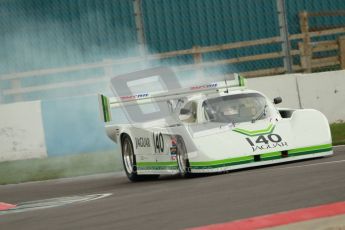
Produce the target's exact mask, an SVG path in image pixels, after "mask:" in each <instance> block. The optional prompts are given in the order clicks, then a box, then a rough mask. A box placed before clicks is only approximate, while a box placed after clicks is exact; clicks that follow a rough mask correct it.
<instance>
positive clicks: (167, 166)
mask: <svg viewBox="0 0 345 230" xmlns="http://www.w3.org/2000/svg"><path fill="white" fill-rule="evenodd" d="M137 169H139V170H175V169H178V166H177V162H176V161H172V162H137Z"/></svg>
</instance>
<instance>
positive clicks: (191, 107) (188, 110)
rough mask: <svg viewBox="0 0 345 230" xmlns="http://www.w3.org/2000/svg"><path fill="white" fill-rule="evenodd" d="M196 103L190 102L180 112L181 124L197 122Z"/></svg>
mask: <svg viewBox="0 0 345 230" xmlns="http://www.w3.org/2000/svg"><path fill="white" fill-rule="evenodd" d="M197 107H198V105H197V103H196V102H195V101H190V102H188V103H187V104H185V106H183V108H182V109H181V110H180V115H179V118H180V120H181V121H183V122H187V123H194V122H196V120H197Z"/></svg>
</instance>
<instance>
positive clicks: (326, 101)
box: [298, 71, 345, 122]
mask: <svg viewBox="0 0 345 230" xmlns="http://www.w3.org/2000/svg"><path fill="white" fill-rule="evenodd" d="M298 83H299V89H300V95H301V102H302V107H303V108H313V109H317V110H320V111H321V112H323V113H324V114H325V115H326V117H327V118H328V120H329V121H330V122H339V121H345V71H332V72H322V73H313V74H305V75H303V76H302V77H300V78H298Z"/></svg>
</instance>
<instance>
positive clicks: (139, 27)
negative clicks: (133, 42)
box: [133, 0, 146, 56]
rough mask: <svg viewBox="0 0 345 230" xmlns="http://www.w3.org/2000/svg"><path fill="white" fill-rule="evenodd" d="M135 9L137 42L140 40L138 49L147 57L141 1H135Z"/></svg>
mask: <svg viewBox="0 0 345 230" xmlns="http://www.w3.org/2000/svg"><path fill="white" fill-rule="evenodd" d="M133 8H134V19H135V27H136V32H137V40H138V46H139V47H138V48H139V54H140V55H141V56H144V55H145V48H146V47H145V32H144V24H143V17H142V11H141V0H133Z"/></svg>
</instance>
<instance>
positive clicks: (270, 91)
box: [248, 70, 345, 123]
mask: <svg viewBox="0 0 345 230" xmlns="http://www.w3.org/2000/svg"><path fill="white" fill-rule="evenodd" d="M248 88H250V89H255V90H258V91H261V92H263V93H264V94H266V95H267V96H268V97H270V98H272V99H273V98H274V97H277V96H281V97H282V98H283V103H282V104H280V105H279V107H284V108H285V107H287V108H305V109H307V108H313V109H317V110H320V111H321V112H322V113H324V114H325V115H326V117H327V118H328V120H329V122H330V123H333V122H340V121H345V70H340V71H331V72H321V73H312V74H286V75H278V76H271V77H261V78H251V79H248Z"/></svg>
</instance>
